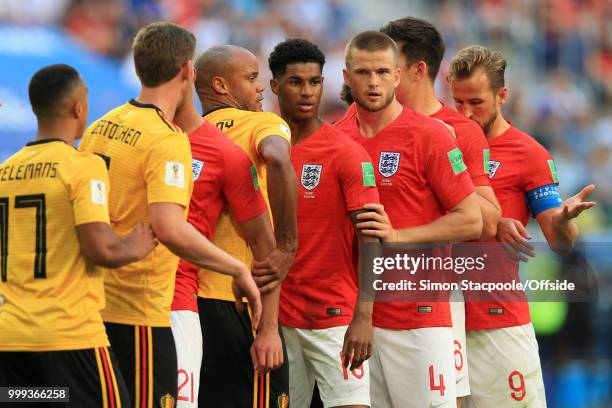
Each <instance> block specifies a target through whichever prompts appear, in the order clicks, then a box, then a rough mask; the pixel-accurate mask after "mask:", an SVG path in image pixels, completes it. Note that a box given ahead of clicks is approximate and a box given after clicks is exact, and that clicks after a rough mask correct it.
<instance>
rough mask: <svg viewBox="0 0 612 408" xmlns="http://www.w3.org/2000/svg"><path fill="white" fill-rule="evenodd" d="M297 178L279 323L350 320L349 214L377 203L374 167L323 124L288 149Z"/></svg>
mask: <svg viewBox="0 0 612 408" xmlns="http://www.w3.org/2000/svg"><path fill="white" fill-rule="evenodd" d="M291 162H292V164H293V168H294V169H295V174H296V175H297V176H298V206H297V221H298V242H299V246H298V250H297V253H296V256H295V260H294V261H293V264H292V266H291V270H290V271H289V274H288V275H287V277H286V278H285V280H284V281H283V285H282V291H281V300H280V315H279V318H280V321H281V323H282V324H283V325H285V326H289V327H296V328H300V329H324V328H328V327H334V326H343V325H347V324H349V323H350V322H351V320H352V318H353V311H354V308H355V302H356V300H357V275H356V273H355V269H354V265H353V258H352V254H353V252H352V248H353V247H352V245H353V238H354V235H355V233H354V230H353V225H352V222H351V218H350V215H349V212H351V211H357V210H361V209H363V206H364V204H367V203H379V202H380V201H379V199H378V191H377V189H376V184H375V176H374V168H373V166H372V162H371V160H370V157H369V156H368V154H367V153H366V151H365V150H364V149H363V147H361V146H360V145H359V144H357V143H355V142H354V141H353V140H351V139H350V138H349V137H348V136H346V135H344V134H343V133H341V132H339V131H338V130H336V129H334V128H333V127H332V126H330V125H328V124H323V125H322V126H321V128H320V129H319V130H318V131H317V132H315V133H313V134H311V135H310V136H308V137H307V138H305V139H304V140H302V141H300V142H299V143H297V144H296V145H295V146H293V147H292V149H291Z"/></svg>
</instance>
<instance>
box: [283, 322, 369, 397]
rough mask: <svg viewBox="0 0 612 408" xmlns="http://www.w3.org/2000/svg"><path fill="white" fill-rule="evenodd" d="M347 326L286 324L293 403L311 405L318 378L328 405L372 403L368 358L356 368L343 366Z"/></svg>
mask: <svg viewBox="0 0 612 408" xmlns="http://www.w3.org/2000/svg"><path fill="white" fill-rule="evenodd" d="M346 329H347V326H338V327H331V328H329V329H318V330H306V329H295V328H292V327H286V326H283V336H284V338H285V344H286V346H287V356H288V359H289V398H290V401H291V406H292V407H309V406H310V402H311V399H312V392H313V390H314V382H315V380H316V381H317V386H318V387H319V394H320V395H321V400H322V401H323V405H324V406H325V408H327V407H337V406H342V405H366V406H370V373H369V371H370V369H369V367H368V362H367V361H366V362H364V363H363V365H362V366H361V367H359V368H357V369H355V370H353V371H351V370H349V369H348V368H344V367H343V366H342V361H341V354H340V353H341V352H342V345H343V344H344V334H345V333H346Z"/></svg>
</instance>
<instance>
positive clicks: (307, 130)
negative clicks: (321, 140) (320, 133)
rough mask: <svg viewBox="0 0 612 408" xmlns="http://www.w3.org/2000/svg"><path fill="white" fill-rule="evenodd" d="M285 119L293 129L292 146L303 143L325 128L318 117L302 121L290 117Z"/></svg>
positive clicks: (284, 117)
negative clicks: (322, 127)
mask: <svg viewBox="0 0 612 408" xmlns="http://www.w3.org/2000/svg"><path fill="white" fill-rule="evenodd" d="M283 119H285V121H286V122H287V124H288V125H289V129H291V145H295V144H297V143H299V142H301V141H302V140H304V139H306V138H307V137H308V136H310V135H312V134H313V133H315V132H316V131H317V130H319V129H321V126H323V121H322V120H321V119H320V118H319V117H318V116H315V117H313V118H310V119H308V120H302V121H294V120H291V118H289V117H288V116H283Z"/></svg>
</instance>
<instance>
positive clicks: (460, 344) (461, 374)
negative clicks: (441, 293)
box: [450, 291, 470, 398]
mask: <svg viewBox="0 0 612 408" xmlns="http://www.w3.org/2000/svg"><path fill="white" fill-rule="evenodd" d="M450 309H451V317H452V319H453V338H454V341H453V343H454V345H453V350H454V356H455V375H456V376H457V398H461V397H465V396H466V395H470V379H469V376H468V363H467V349H466V345H465V303H464V301H463V292H461V291H452V292H451V302H450Z"/></svg>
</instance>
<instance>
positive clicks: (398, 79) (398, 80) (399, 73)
mask: <svg viewBox="0 0 612 408" xmlns="http://www.w3.org/2000/svg"><path fill="white" fill-rule="evenodd" d="M401 74H402V70H401V69H400V67H399V65H398V66H397V67H395V81H394V82H395V84H394V87H395V88H397V87H398V86H399V84H400V80H401V77H400V75H401Z"/></svg>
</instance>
